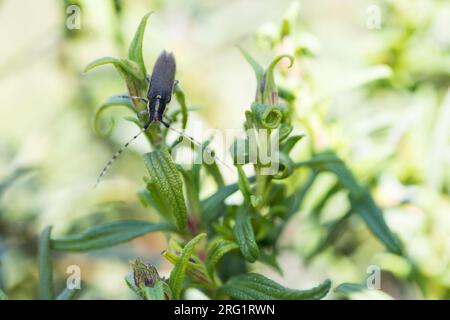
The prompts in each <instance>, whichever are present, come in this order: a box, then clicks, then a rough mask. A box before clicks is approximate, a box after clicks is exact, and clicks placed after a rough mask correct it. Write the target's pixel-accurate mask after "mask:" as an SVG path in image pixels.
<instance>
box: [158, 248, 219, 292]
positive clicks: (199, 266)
mask: <svg viewBox="0 0 450 320" xmlns="http://www.w3.org/2000/svg"><path fill="white" fill-rule="evenodd" d="M180 251H183V250H182V249H181V248H180V249H179V250H176V252H180ZM162 255H163V257H164V258H166V259H167V261H169V262H170V263H172V264H173V265H177V263H178V261H180V256H179V255H177V254H175V253H173V252H171V251H167V250H165V251H163V252H162ZM185 273H186V275H188V276H189V277H190V278H191V279H192V280H194V281H196V282H197V283H199V284H201V285H204V286H206V287H211V285H212V281H211V279H210V277H209V275H208V272H207V270H206V266H205V264H204V263H203V262H202V261H201V260H200V259H198V258H197V257H195V256H191V257H190V258H189V261H188V262H187V266H186V272H185Z"/></svg>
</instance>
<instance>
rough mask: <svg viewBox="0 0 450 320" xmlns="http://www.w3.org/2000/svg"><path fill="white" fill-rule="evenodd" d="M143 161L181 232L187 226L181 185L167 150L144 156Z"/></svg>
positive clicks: (158, 150) (178, 174)
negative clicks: (165, 199) (169, 207)
mask: <svg viewBox="0 0 450 320" xmlns="http://www.w3.org/2000/svg"><path fill="white" fill-rule="evenodd" d="M144 161H145V165H146V166H147V170H148V172H149V174H150V177H151V179H152V181H154V182H155V186H156V187H157V188H159V190H160V191H161V193H162V194H163V195H164V196H165V197H166V198H167V201H168V203H169V204H170V206H171V214H172V215H173V217H174V218H175V223H176V225H177V227H178V229H180V230H183V229H184V228H185V227H186V224H187V209H186V204H185V201H184V195H183V183H182V180H181V177H180V173H179V172H178V170H177V168H176V167H175V164H174V163H173V161H172V158H171V157H170V154H169V152H168V150H167V148H163V149H157V150H155V151H153V152H150V153H146V154H144Z"/></svg>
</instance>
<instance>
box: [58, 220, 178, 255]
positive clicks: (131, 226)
mask: <svg viewBox="0 0 450 320" xmlns="http://www.w3.org/2000/svg"><path fill="white" fill-rule="evenodd" d="M171 230H174V227H173V226H172V225H169V224H158V223H151V222H147V221H138V220H122V221H115V222H111V223H107V224H103V225H99V226H95V227H92V228H90V229H88V230H86V231H85V232H82V233H78V234H73V235H68V236H66V237H62V238H59V239H53V240H52V241H51V246H52V249H54V250H60V251H89V250H97V249H103V248H107V247H112V246H115V245H118V244H120V243H123V242H126V241H130V240H133V239H135V238H138V237H141V236H143V235H145V234H147V233H150V232H156V231H171Z"/></svg>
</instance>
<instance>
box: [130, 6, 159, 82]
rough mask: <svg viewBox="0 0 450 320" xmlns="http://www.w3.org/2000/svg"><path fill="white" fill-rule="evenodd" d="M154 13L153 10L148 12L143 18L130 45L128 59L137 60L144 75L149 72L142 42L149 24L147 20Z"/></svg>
mask: <svg viewBox="0 0 450 320" xmlns="http://www.w3.org/2000/svg"><path fill="white" fill-rule="evenodd" d="M152 13H153V12H149V13H147V14H146V15H145V16H144V17H143V18H142V19H141V23H140V24H139V27H138V29H137V30H136V33H135V34H134V38H133V40H132V41H131V44H130V47H129V49H128V59H130V60H132V61H134V62H136V63H137V64H138V65H139V67H140V70H141V72H142V73H143V74H144V75H145V74H147V72H146V69H145V63H144V58H143V56H142V43H143V40H144V33H145V27H146V25H147V20H148V17H149V16H150V15H151V14H152Z"/></svg>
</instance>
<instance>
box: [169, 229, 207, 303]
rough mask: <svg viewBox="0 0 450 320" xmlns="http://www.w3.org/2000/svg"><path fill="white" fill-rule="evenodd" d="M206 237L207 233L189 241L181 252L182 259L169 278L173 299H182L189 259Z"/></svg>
mask: <svg viewBox="0 0 450 320" xmlns="http://www.w3.org/2000/svg"><path fill="white" fill-rule="evenodd" d="M205 236H206V233H201V234H199V235H198V236H196V237H195V238H193V239H192V240H191V241H189V242H188V243H187V244H186V246H185V247H184V248H183V251H182V252H181V256H180V259H179V260H178V262H177V263H176V265H175V267H174V268H173V270H172V272H171V273H170V278H169V287H170V289H171V290H172V294H173V298H174V299H175V300H178V299H180V297H181V290H182V289H183V281H184V277H185V274H186V268H187V265H188V263H189V258H190V257H191V255H192V254H193V253H194V249H195V246H196V245H197V244H198V243H199V242H200V240H201V239H203V238H204V237H205Z"/></svg>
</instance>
